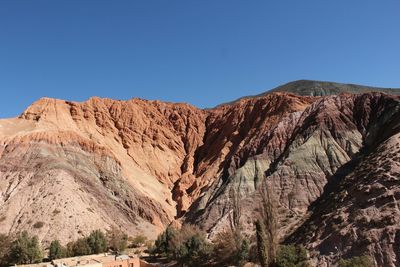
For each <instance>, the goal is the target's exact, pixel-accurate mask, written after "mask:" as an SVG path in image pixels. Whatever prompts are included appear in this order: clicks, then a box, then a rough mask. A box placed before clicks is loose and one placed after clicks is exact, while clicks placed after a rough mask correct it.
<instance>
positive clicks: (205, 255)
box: [153, 225, 212, 267]
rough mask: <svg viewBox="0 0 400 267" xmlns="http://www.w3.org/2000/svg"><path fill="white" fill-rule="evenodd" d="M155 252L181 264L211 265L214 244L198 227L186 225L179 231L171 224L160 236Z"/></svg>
mask: <svg viewBox="0 0 400 267" xmlns="http://www.w3.org/2000/svg"><path fill="white" fill-rule="evenodd" d="M153 253H157V254H160V255H163V256H165V257H167V258H168V259H170V260H174V261H176V262H178V263H179V264H180V265H181V266H194V267H196V266H209V265H208V263H209V261H210V260H211V256H212V244H211V243H210V242H209V241H208V240H207V239H206V236H205V233H204V232H203V231H201V230H200V229H199V228H198V227H195V226H192V225H184V226H183V227H182V228H181V229H180V230H179V231H177V230H176V229H174V228H173V227H171V226H169V227H167V229H166V230H165V231H164V232H163V233H162V234H160V235H159V236H158V238H157V240H156V242H155V246H154V250H153Z"/></svg>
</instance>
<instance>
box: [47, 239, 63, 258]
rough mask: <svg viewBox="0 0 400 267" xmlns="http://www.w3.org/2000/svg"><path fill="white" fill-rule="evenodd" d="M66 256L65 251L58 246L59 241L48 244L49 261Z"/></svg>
mask: <svg viewBox="0 0 400 267" xmlns="http://www.w3.org/2000/svg"><path fill="white" fill-rule="evenodd" d="M65 256H66V249H65V248H64V247H63V246H62V245H61V244H60V241H58V240H54V241H52V242H51V243H50V247H49V259H50V260H55V259H61V258H63V257H65Z"/></svg>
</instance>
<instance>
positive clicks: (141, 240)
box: [130, 235, 147, 248]
mask: <svg viewBox="0 0 400 267" xmlns="http://www.w3.org/2000/svg"><path fill="white" fill-rule="evenodd" d="M146 243H147V237H145V236H144V235H137V236H135V237H134V238H132V240H131V243H130V247H133V248H138V247H141V246H144V245H146Z"/></svg>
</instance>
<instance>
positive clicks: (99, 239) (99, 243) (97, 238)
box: [87, 230, 107, 254]
mask: <svg viewBox="0 0 400 267" xmlns="http://www.w3.org/2000/svg"><path fill="white" fill-rule="evenodd" d="M87 244H88V246H89V247H90V251H91V253H95V254H98V253H102V252H105V251H106V250H107V239H106V236H105V235H104V233H103V232H102V231H101V230H94V231H92V232H91V233H90V235H89V236H88V237H87Z"/></svg>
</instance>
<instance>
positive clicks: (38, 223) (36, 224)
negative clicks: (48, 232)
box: [33, 222, 44, 229]
mask: <svg viewBox="0 0 400 267" xmlns="http://www.w3.org/2000/svg"><path fill="white" fill-rule="evenodd" d="M43 225H44V222H36V223H35V224H34V225H33V227H34V228H37V229H39V228H42V227H43Z"/></svg>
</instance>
